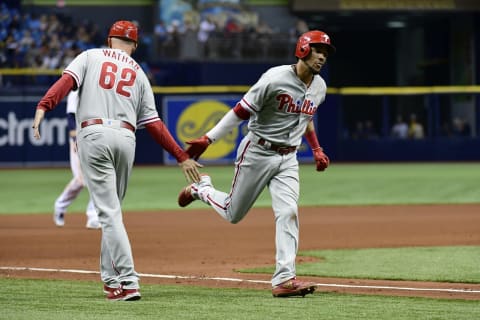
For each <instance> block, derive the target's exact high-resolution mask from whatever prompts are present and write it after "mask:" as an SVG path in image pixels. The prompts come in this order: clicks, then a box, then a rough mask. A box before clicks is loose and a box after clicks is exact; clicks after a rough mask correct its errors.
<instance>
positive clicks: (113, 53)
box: [103, 49, 140, 70]
mask: <svg viewBox="0 0 480 320" xmlns="http://www.w3.org/2000/svg"><path fill="white" fill-rule="evenodd" d="M103 55H104V56H106V57H109V58H112V59H115V60H118V61H120V62H125V63H127V64H129V65H130V66H132V68H134V69H135V70H138V69H140V66H139V65H138V63H136V62H135V60H133V59H132V58H131V57H130V56H129V55H127V54H121V53H118V51H116V50H112V49H104V50H103Z"/></svg>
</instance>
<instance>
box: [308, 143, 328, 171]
mask: <svg viewBox="0 0 480 320" xmlns="http://www.w3.org/2000/svg"><path fill="white" fill-rule="evenodd" d="M312 151H313V158H314V159H315V162H316V163H317V171H325V169H327V167H328V165H329V164H330V159H328V157H327V155H326V154H325V153H323V149H322V148H317V149H315V150H312Z"/></svg>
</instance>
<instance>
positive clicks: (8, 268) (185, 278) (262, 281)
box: [0, 267, 480, 293]
mask: <svg viewBox="0 0 480 320" xmlns="http://www.w3.org/2000/svg"><path fill="white" fill-rule="evenodd" d="M0 270H7V271H9V270H10V271H37V272H59V273H80V274H100V272H98V271H89V270H77V269H49V268H33V267H0ZM139 276H140V277H145V278H162V279H183V280H215V281H225V282H247V283H257V284H270V281H265V280H248V279H238V278H223V277H196V276H178V275H168V274H151V273H139ZM316 285H317V286H319V287H334V288H335V287H336V288H353V289H369V290H378V289H383V290H399V291H430V292H450V293H480V290H473V289H453V288H412V287H396V286H373V285H352V284H335V283H316Z"/></svg>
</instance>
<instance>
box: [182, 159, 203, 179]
mask: <svg viewBox="0 0 480 320" xmlns="http://www.w3.org/2000/svg"><path fill="white" fill-rule="evenodd" d="M179 166H180V167H181V168H182V171H183V174H184V175H185V178H187V181H188V182H189V183H192V182H200V172H199V171H198V168H202V167H203V165H201V164H200V163H198V162H197V161H195V160H193V159H187V160H185V161H183V162H180V163H179Z"/></svg>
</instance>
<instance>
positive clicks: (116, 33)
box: [108, 20, 138, 43]
mask: <svg viewBox="0 0 480 320" xmlns="http://www.w3.org/2000/svg"><path fill="white" fill-rule="evenodd" d="M108 37H109V38H110V37H116V38H122V39H126V40H131V41H134V42H135V43H137V42H138V29H137V26H136V25H134V24H133V23H132V22H130V21H125V20H120V21H117V22H115V23H114V24H113V25H112V27H111V28H110V31H109V32H108Z"/></svg>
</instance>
